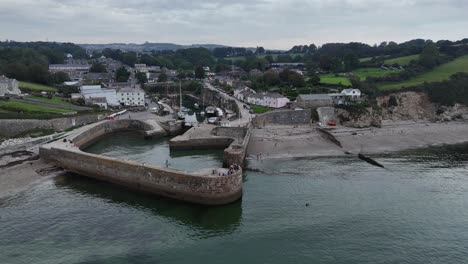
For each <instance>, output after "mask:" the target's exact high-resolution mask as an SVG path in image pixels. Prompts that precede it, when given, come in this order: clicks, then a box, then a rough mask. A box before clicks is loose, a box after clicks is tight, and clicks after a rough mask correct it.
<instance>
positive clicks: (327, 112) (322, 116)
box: [317, 107, 338, 125]
mask: <svg viewBox="0 0 468 264" xmlns="http://www.w3.org/2000/svg"><path fill="white" fill-rule="evenodd" d="M317 114H318V118H319V121H320V122H321V123H322V124H323V125H326V124H328V122H335V123H337V121H338V119H337V118H336V116H335V108H334V107H319V108H317Z"/></svg>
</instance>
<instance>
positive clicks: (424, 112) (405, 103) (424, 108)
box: [335, 92, 468, 128]
mask: <svg viewBox="0 0 468 264" xmlns="http://www.w3.org/2000/svg"><path fill="white" fill-rule="evenodd" d="M377 106H378V107H377V109H373V108H367V109H366V111H361V112H360V113H350V112H348V111H346V110H343V109H336V111H335V114H336V116H337V118H338V119H339V120H340V123H341V124H342V125H343V126H348V127H356V128H363V127H371V126H374V127H380V126H381V124H382V120H392V121H400V120H426V121H431V122H441V121H452V120H468V107H466V106H463V105H459V104H457V105H454V106H450V107H449V106H439V105H436V104H433V103H432V102H431V101H430V99H429V96H428V95H427V94H426V93H423V92H402V93H395V94H390V95H386V96H381V97H378V98H377Z"/></svg>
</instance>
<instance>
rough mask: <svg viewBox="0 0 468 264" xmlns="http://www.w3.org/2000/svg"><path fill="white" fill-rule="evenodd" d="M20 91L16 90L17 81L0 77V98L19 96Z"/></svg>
mask: <svg viewBox="0 0 468 264" xmlns="http://www.w3.org/2000/svg"><path fill="white" fill-rule="evenodd" d="M20 94H21V90H20V89H19V88H18V81H17V80H15V79H8V78H7V77H5V76H3V75H2V76H0V96H5V95H20Z"/></svg>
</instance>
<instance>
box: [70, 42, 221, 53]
mask: <svg viewBox="0 0 468 264" xmlns="http://www.w3.org/2000/svg"><path fill="white" fill-rule="evenodd" d="M78 45H79V46H81V47H83V48H84V49H87V50H103V49H106V48H110V49H120V50H124V51H137V52H142V51H152V50H155V51H165V50H179V49H187V48H199V47H203V48H206V49H209V50H212V49H214V48H221V47H228V46H225V45H218V44H192V45H178V44H174V43H149V42H145V43H143V44H134V43H128V44H127V43H110V44H78Z"/></svg>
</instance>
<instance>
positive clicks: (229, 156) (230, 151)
mask: <svg viewBox="0 0 468 264" xmlns="http://www.w3.org/2000/svg"><path fill="white" fill-rule="evenodd" d="M242 129H243V132H244V139H243V140H242V141H241V142H240V143H232V144H231V145H229V147H228V148H226V149H225V150H224V155H223V166H224V167H226V168H228V167H229V166H231V165H233V164H237V165H240V166H241V167H242V168H245V155H246V154H247V148H248V146H249V142H250V136H251V135H252V130H253V126H252V124H249V125H248V126H247V128H242Z"/></svg>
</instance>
